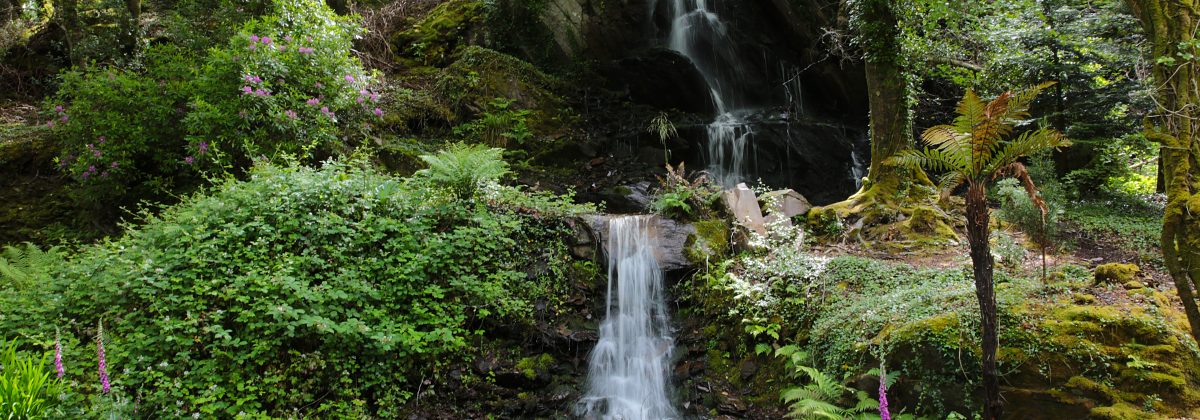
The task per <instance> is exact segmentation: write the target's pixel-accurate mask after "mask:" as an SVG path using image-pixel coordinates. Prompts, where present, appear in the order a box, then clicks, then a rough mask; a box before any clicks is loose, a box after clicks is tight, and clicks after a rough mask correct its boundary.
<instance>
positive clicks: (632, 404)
mask: <svg viewBox="0 0 1200 420" xmlns="http://www.w3.org/2000/svg"><path fill="white" fill-rule="evenodd" d="M608 232H609V238H608V244H607V251H608V298H607V305H608V313H607V315H606V317H605V319H604V322H603V323H601V324H600V340H599V342H597V343H596V348H595V349H593V350H592V354H591V360H590V361H589V364H588V372H589V373H588V390H587V393H586V394H585V395H584V397H583V398H582V399H581V400H580V401H579V403H578V404H577V405H576V410H575V411H576V413H575V414H576V415H579V416H581V417H583V418H585V419H614V420H615V419H621V420H637V419H647V420H648V419H670V418H677V417H678V413H677V412H676V411H675V408H674V407H673V406H672V405H671V401H670V391H669V380H670V379H669V378H670V376H669V363H670V359H671V350H672V347H673V346H674V339H672V338H671V331H670V328H669V326H668V316H667V305H666V301H665V300H664V299H663V273H662V269H661V268H659V265H658V260H657V258H656V257H655V255H654V250H655V249H656V248H657V246H658V244H657V240H656V238H655V234H654V218H653V216H624V217H619V218H616V219H612V220H611V221H610V222H609V229H608Z"/></svg>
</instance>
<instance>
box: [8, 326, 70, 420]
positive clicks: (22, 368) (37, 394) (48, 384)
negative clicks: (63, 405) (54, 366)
mask: <svg viewBox="0 0 1200 420" xmlns="http://www.w3.org/2000/svg"><path fill="white" fill-rule="evenodd" d="M5 344H6V343H5V342H4V340H0V417H2V418H6V419H34V418H39V417H41V416H43V415H44V414H45V413H46V411H47V410H48V409H49V408H50V407H51V406H53V405H54V404H55V402H56V401H55V397H57V395H58V388H59V383H58V380H57V379H55V378H53V377H52V376H51V370H50V367H49V366H47V363H46V360H47V358H48V357H47V355H45V354H43V355H41V357H36V356H31V355H27V354H22V353H19V352H17V342H16V341H11V342H8V343H7V345H5Z"/></svg>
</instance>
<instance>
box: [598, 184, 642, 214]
mask: <svg viewBox="0 0 1200 420" xmlns="http://www.w3.org/2000/svg"><path fill="white" fill-rule="evenodd" d="M598 198H599V199H600V200H603V201H604V202H605V204H606V208H607V209H608V211H611V212H614V213H643V212H645V211H646V209H647V208H649V207H650V201H651V200H652V199H653V198H652V195H651V194H650V182H649V181H642V182H638V183H635V184H629V185H621V186H617V187H613V188H609V189H606V190H604V191H601V192H600V193H599V194H598Z"/></svg>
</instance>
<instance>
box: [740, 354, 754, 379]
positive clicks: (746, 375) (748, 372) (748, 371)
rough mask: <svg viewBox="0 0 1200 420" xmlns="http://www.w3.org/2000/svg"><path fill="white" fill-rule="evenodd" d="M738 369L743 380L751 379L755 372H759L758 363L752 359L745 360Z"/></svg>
mask: <svg viewBox="0 0 1200 420" xmlns="http://www.w3.org/2000/svg"><path fill="white" fill-rule="evenodd" d="M738 370H739V371H740V372H741V374H742V380H743V381H744V380H747V379H750V378H751V377H753V376H754V374H756V373H758V363H754V360H752V359H746V360H743V361H742V363H741V364H740V365H739V366H738Z"/></svg>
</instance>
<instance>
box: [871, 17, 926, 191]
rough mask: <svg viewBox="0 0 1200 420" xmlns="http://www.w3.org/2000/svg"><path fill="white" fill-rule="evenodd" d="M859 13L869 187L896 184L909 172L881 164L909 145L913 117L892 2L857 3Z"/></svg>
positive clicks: (910, 142)
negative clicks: (868, 132) (866, 99)
mask: <svg viewBox="0 0 1200 420" xmlns="http://www.w3.org/2000/svg"><path fill="white" fill-rule="evenodd" d="M859 3H860V5H859V7H860V8H861V9H860V10H859V11H858V13H859V16H860V19H861V20H862V22H863V24H862V25H861V27H860V28H859V31H860V32H861V33H860V34H859V37H860V38H861V39H863V40H864V41H863V42H862V44H864V49H865V50H866V51H864V52H865V54H866V73H867V91H868V92H869V95H870V97H869V100H870V109H871V115H870V119H871V124H870V129H871V168H870V171H869V172H868V175H867V179H868V180H870V183H871V184H872V185H888V186H893V185H899V184H900V182H901V181H903V179H902V178H908V177H909V172H910V171H908V170H904V169H900V168H898V167H895V166H892V165H885V164H884V161H885V160H887V159H888V158H890V157H892V156H894V155H895V154H896V153H899V152H900V151H901V150H904V149H906V148H908V147H911V146H910V145H911V144H912V135H913V133H912V115H911V114H910V113H909V108H910V106H909V105H910V103H909V96H910V95H909V89H908V80H907V79H906V78H905V77H904V71H903V70H902V69H901V67H900V52H901V46H900V39H899V37H900V27H899V23H898V21H897V18H896V10H895V5H894V4H892V3H894V2H892V1H887V0H860V1H859Z"/></svg>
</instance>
